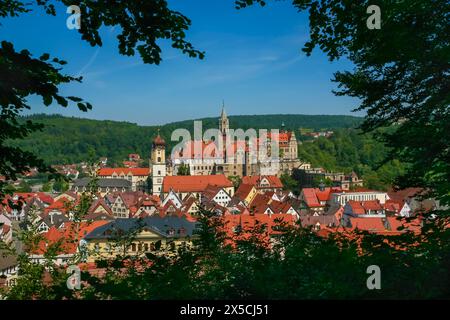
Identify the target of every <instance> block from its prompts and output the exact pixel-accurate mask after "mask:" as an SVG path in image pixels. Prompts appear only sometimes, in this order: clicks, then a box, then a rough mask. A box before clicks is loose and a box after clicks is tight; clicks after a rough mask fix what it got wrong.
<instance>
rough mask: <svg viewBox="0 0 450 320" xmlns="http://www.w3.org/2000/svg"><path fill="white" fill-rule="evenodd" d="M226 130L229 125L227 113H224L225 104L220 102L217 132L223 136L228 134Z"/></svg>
mask: <svg viewBox="0 0 450 320" xmlns="http://www.w3.org/2000/svg"><path fill="white" fill-rule="evenodd" d="M228 129H229V123H228V117H227V113H226V112H225V102H224V101H223V100H222V113H221V114H220V119H219V130H220V132H221V133H222V134H223V135H225V134H226V133H227V132H228Z"/></svg>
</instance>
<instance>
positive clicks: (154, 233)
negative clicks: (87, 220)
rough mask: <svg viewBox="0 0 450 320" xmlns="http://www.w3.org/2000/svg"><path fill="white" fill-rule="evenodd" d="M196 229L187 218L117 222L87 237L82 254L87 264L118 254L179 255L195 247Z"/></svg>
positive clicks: (173, 217)
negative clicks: (190, 247)
mask: <svg viewBox="0 0 450 320" xmlns="http://www.w3.org/2000/svg"><path fill="white" fill-rule="evenodd" d="M196 226H197V224H196V222H195V221H192V220H190V219H188V218H186V217H185V216H182V217H178V216H165V217H160V216H151V217H147V218H144V219H135V218H130V219H117V220H115V221H112V222H110V223H108V224H105V225H103V226H101V227H98V228H96V229H95V230H93V231H92V232H90V233H89V234H87V235H86V236H85V237H84V238H83V241H82V245H81V250H80V251H82V253H85V254H86V255H87V257H86V261H87V262H94V261H95V260H98V259H110V258H115V257H116V256H118V255H145V253H153V254H156V255H159V254H168V255H170V254H176V252H177V249H178V248H180V247H182V246H188V247H189V246H191V245H192V237H195V234H194V230H195V228H196Z"/></svg>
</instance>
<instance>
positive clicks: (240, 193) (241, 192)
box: [234, 183, 253, 200]
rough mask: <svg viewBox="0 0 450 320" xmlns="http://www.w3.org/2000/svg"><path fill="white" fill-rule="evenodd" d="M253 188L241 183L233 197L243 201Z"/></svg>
mask: <svg viewBox="0 0 450 320" xmlns="http://www.w3.org/2000/svg"><path fill="white" fill-rule="evenodd" d="M252 189H253V186H252V185H250V184H245V183H241V185H240V186H239V188H238V189H237V190H236V192H235V194H234V196H235V197H236V198H238V199H240V200H244V199H245V198H246V197H247V196H248V195H249V194H250V192H251V191H252Z"/></svg>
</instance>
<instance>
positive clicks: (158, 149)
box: [150, 131, 166, 196]
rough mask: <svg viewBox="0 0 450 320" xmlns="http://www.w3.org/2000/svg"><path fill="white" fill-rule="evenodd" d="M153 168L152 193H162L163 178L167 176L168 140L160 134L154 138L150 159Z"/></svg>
mask: <svg viewBox="0 0 450 320" xmlns="http://www.w3.org/2000/svg"><path fill="white" fill-rule="evenodd" d="M150 162H151V163H150V167H151V168H152V172H151V175H152V194H154V195H158V196H159V195H161V193H162V184H163V179H164V177H165V176H166V142H165V141H164V139H163V138H161V136H160V135H159V131H158V135H157V136H156V138H155V139H153V142H152V154H151V160H150Z"/></svg>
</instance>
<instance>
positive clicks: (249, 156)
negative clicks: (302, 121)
mask: <svg viewBox="0 0 450 320" xmlns="http://www.w3.org/2000/svg"><path fill="white" fill-rule="evenodd" d="M218 129H219V134H221V135H222V136H223V138H224V140H223V141H224V145H223V146H222V147H219V144H218V143H217V142H215V141H212V140H208V141H205V140H201V141H195V140H191V141H188V142H187V143H185V144H184V146H183V147H182V148H181V149H180V150H178V151H177V152H175V154H172V155H173V157H172V158H170V159H168V161H166V158H165V154H166V150H165V147H166V144H165V141H164V139H163V138H162V137H161V136H160V134H159V133H158V135H157V136H156V138H155V139H154V140H153V143H152V152H151V161H150V167H151V178H152V186H153V187H152V190H153V193H154V194H159V193H160V192H161V190H162V184H163V180H164V177H165V176H166V175H172V174H174V175H176V174H177V172H178V169H179V168H180V167H181V166H185V167H186V166H187V167H188V168H189V173H190V175H193V176H196V175H217V174H223V175H225V176H227V177H229V176H237V177H241V178H242V177H243V176H253V175H276V176H280V175H281V174H282V173H285V172H286V173H291V172H292V170H293V169H295V168H301V169H309V167H310V165H309V164H307V163H302V162H301V161H300V160H299V159H298V156H297V151H298V142H297V139H296V137H295V133H294V132H293V131H287V130H285V129H284V125H282V129H281V130H279V133H278V134H272V132H269V133H268V134H267V137H266V138H267V140H266V141H265V142H264V143H261V142H260V138H256V139H255V141H254V142H255V145H258V147H257V150H256V152H255V153H254V152H251V148H250V147H249V141H248V140H245V138H244V139H241V140H239V139H238V140H233V141H231V142H229V141H228V143H225V141H227V140H226V137H227V136H228V134H229V133H230V126H229V119H228V116H227V114H226V112H225V108H224V107H223V106H222V112H221V115H220V118H219V126H218ZM275 140H277V141H278V148H279V150H278V152H279V157H277V158H275V159H272V158H270V155H271V151H272V145H273V144H272V142H276V141H275ZM259 143H261V144H259ZM267 155H269V158H267Z"/></svg>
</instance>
